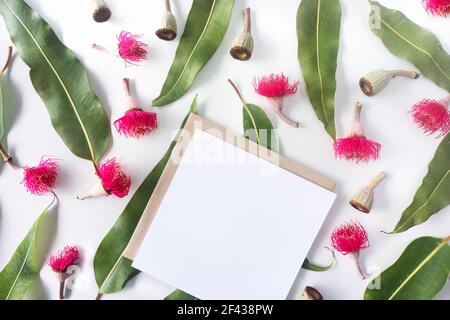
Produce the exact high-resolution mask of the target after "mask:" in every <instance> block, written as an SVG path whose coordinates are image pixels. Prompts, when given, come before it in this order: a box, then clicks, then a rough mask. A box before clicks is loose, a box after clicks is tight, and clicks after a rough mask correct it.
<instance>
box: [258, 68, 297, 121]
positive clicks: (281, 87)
mask: <svg viewBox="0 0 450 320" xmlns="http://www.w3.org/2000/svg"><path fill="white" fill-rule="evenodd" d="M299 84H300V83H299V82H298V81H296V82H293V83H289V79H288V77H286V76H285V75H284V74H283V73H281V74H270V75H267V76H262V77H259V78H257V77H255V78H254V79H253V87H254V88H255V91H256V93H258V94H260V95H262V96H264V97H267V98H268V100H269V102H270V104H271V106H272V108H273V109H274V111H275V113H276V114H277V115H278V116H279V117H280V118H281V119H282V120H283V121H284V122H286V123H287V124H289V125H291V126H293V127H296V128H298V126H299V123H298V122H295V121H293V120H291V119H289V118H288V117H287V116H286V115H285V114H284V112H283V108H284V97H285V96H288V95H293V94H295V93H296V92H297V89H298V86H299Z"/></svg>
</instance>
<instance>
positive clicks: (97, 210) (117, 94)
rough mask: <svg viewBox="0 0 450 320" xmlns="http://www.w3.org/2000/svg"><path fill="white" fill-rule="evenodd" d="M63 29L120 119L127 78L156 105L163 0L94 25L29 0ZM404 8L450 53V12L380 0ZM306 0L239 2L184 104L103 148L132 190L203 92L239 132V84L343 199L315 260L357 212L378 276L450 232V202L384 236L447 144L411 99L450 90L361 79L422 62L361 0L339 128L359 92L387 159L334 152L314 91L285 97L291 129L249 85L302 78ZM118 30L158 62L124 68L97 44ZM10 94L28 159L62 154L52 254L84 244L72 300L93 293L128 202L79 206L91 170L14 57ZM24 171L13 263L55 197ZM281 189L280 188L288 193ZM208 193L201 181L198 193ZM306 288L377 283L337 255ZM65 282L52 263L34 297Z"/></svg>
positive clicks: (12, 195)
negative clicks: (360, 196) (394, 50)
mask: <svg viewBox="0 0 450 320" xmlns="http://www.w3.org/2000/svg"><path fill="white" fill-rule="evenodd" d="M27 2H28V3H29V4H30V5H31V6H32V7H33V8H35V9H36V10H37V12H38V13H39V14H41V15H42V16H43V17H44V18H45V19H46V20H47V21H48V22H49V23H50V25H51V26H52V27H53V28H54V30H55V31H56V33H57V34H58V36H59V37H60V38H61V40H63V42H64V43H65V44H66V45H67V46H68V47H70V48H71V49H72V50H73V51H74V52H75V53H76V54H77V56H78V57H79V58H80V59H81V61H82V62H83V63H84V64H85V66H86V68H87V70H88V73H89V77H90V80H91V85H92V88H93V89H94V90H95V92H96V93H97V94H98V95H99V96H100V98H101V100H102V101H103V103H104V106H105V109H106V110H107V112H108V114H109V115H110V116H111V119H113V120H114V119H117V118H118V117H120V116H121V114H122V112H123V110H122V106H123V102H124V96H123V94H122V83H121V79H122V77H124V76H128V77H130V78H131V79H132V80H133V86H134V88H135V92H137V96H138V98H139V100H140V101H142V103H143V105H144V106H146V109H147V110H153V111H154V110H156V109H152V108H151V107H148V106H149V105H150V104H151V101H152V99H153V98H155V97H156V96H158V93H159V91H160V89H161V87H162V84H163V82H164V80H165V76H166V73H167V71H168V69H169V67H170V64H171V62H172V59H173V56H174V53H175V50H176V47H177V42H178V39H177V40H176V41H173V42H163V41H161V40H159V39H158V38H156V36H154V30H155V29H156V27H157V24H158V19H159V16H160V13H161V10H162V1H159V0H158V1H156V0H152V1H148V0H127V1H119V0H110V1H109V3H110V6H111V9H112V11H113V18H112V20H111V21H110V22H108V23H105V24H96V23H94V22H93V21H92V20H91V12H90V11H89V5H88V3H89V1H87V0H83V1H79V0H62V1H61V0H45V1H43V0H28V1H27ZM173 2H174V5H173V7H174V12H175V14H176V16H177V18H178V23H179V29H180V30H179V31H180V32H179V33H180V34H181V31H182V30H183V28H184V23H185V20H186V17H187V14H188V12H189V8H190V4H191V1H173ZM381 2H382V3H384V4H385V5H389V6H390V7H393V8H397V9H400V10H402V11H403V12H404V13H405V14H406V15H407V16H409V17H410V18H411V19H412V20H414V21H415V22H417V23H418V24H420V25H422V26H424V27H426V28H428V29H429V30H431V31H433V32H434V33H435V34H436V35H437V36H438V37H439V38H440V40H441V42H442V44H443V46H444V49H445V50H447V52H450V43H449V39H448V34H449V31H450V23H449V20H448V19H447V20H445V19H442V18H440V19H439V18H433V17H431V16H428V15H427V14H426V13H425V12H424V10H423V8H422V6H421V1H420V0H391V1H381ZM298 4H299V1H297V0H289V1H287V0H284V1H267V0H266V1H261V0H259V1H256V0H248V1H243V0H238V1H236V5H235V8H234V10H233V16H232V19H231V23H230V27H229V29H228V31H227V33H226V36H225V38H224V40H223V42H222V45H221V46H220V48H219V50H218V51H217V53H216V54H215V56H214V57H213V58H212V60H211V61H210V62H209V63H208V65H207V66H206V68H205V69H204V70H203V71H202V72H201V73H200V75H199V77H198V78H197V80H196V81H195V84H194V86H193V87H192V89H191V90H189V92H188V93H187V94H186V95H185V96H184V97H183V98H181V99H180V100H178V101H176V102H175V103H173V104H171V105H169V106H167V107H164V108H161V109H157V110H156V111H157V112H158V115H159V119H160V129H159V130H158V131H157V132H156V133H155V134H152V135H151V136H148V137H145V138H142V139H140V140H131V139H126V138H123V137H121V136H119V135H117V133H116V132H115V130H113V142H112V144H111V146H110V148H109V150H108V152H107V154H106V155H105V157H108V158H109V157H113V156H115V157H118V159H120V161H121V162H122V164H123V166H124V168H125V170H126V171H127V172H128V173H129V174H130V175H131V177H132V179H133V187H132V190H131V193H133V192H134V191H135V190H136V188H137V187H138V185H139V184H140V183H141V181H142V180H143V179H144V177H145V176H146V175H147V173H148V172H149V171H150V169H151V168H153V166H154V165H155V164H156V163H157V161H158V160H159V159H160V158H161V157H162V155H163V153H164V152H165V150H166V149H167V146H168V144H169V141H170V139H171V136H172V134H173V131H174V129H176V128H178V126H179V125H180V122H181V120H182V118H183V117H184V115H185V114H186V111H187V109H188V107H189V104H190V102H191V100H192V98H193V95H194V93H199V102H200V114H201V115H204V116H206V117H209V118H211V119H212V120H214V121H217V122H218V123H220V124H221V125H224V126H226V127H229V128H232V129H234V130H236V131H239V130H241V127H242V107H241V106H240V104H239V100H238V99H237V97H236V96H235V94H234V92H233V91H232V90H231V88H230V87H229V85H228V84H227V82H226V79H227V78H231V79H234V80H235V82H236V83H237V84H238V86H239V87H240V88H241V90H242V93H243V95H244V96H245V98H246V99H247V100H248V101H250V102H254V103H257V104H259V105H261V106H263V107H265V108H266V110H267V111H268V113H269V115H270V117H271V119H272V120H273V122H274V124H275V126H276V127H278V128H279V131H280V136H281V144H282V153H283V154H285V155H286V156H288V157H290V158H292V159H294V160H296V161H299V162H301V163H302V164H305V165H307V166H310V167H311V168H314V169H316V170H319V171H321V172H322V173H324V174H326V175H329V176H330V177H332V178H334V179H336V181H338V188H337V192H338V194H339V196H338V200H337V203H336V204H335V206H334V208H333V210H332V212H331V213H330V215H329V217H328V219H327V220H326V222H325V225H324V226H323V228H322V230H321V232H320V234H319V236H318V238H317V240H316V242H315V245H314V247H313V248H312V250H311V252H310V255H309V257H310V258H311V260H313V261H315V262H316V263H323V264H326V263H327V262H328V261H329V252H328V251H326V250H325V249H323V247H324V246H326V245H329V242H330V240H329V235H330V233H331V231H332V230H333V228H334V227H336V226H337V225H339V224H340V223H343V222H346V221H349V220H351V219H354V220H359V221H360V222H361V223H362V224H363V225H364V226H365V227H366V228H367V230H368V232H369V238H370V245H371V247H370V248H369V249H367V250H365V251H364V252H363V253H362V255H361V263H362V266H363V268H364V269H365V270H367V271H368V272H377V271H380V270H383V269H385V268H386V267H388V266H389V265H391V264H392V263H393V262H394V261H395V260H396V259H397V258H398V257H399V255H400V254H401V252H402V251H403V249H404V248H405V247H406V246H407V244H408V243H410V242H411V241H412V240H414V239H416V238H418V237H420V236H424V235H431V236H436V237H445V236H447V235H448V234H449V231H450V230H449V224H450V214H449V211H450V209H449V208H447V209H444V210H442V211H441V212H440V213H439V214H436V215H435V216H433V217H432V218H431V219H430V220H429V221H427V222H426V223H425V224H422V225H420V226H418V227H415V228H413V229H411V230H409V231H407V232H405V233H402V234H399V235H385V234H382V233H380V231H381V230H385V231H390V230H392V229H393V227H394V226H395V224H396V222H397V221H398V220H399V218H400V215H401V213H402V211H403V210H404V209H405V208H406V207H407V206H408V205H409V204H410V202H411V200H412V197H413V195H414V193H415V191H416V189H417V188H418V186H419V185H420V183H421V181H422V178H423V176H424V175H425V174H426V171H427V165H428V163H429V161H430V160H431V159H432V157H433V154H434V151H435V149H436V147H437V145H438V144H439V142H440V140H436V139H434V138H433V137H429V136H426V135H424V134H423V133H422V132H421V131H420V130H419V129H418V128H416V127H415V126H414V125H413V124H412V122H411V119H410V116H409V114H408V113H407V111H408V109H409V107H410V106H411V105H413V104H414V103H415V102H417V101H419V100H421V99H423V98H441V97H444V96H445V95H446V94H447V93H446V92H445V91H444V90H443V89H441V88H439V87H437V86H436V85H435V84H434V83H433V82H431V81H429V80H427V79H426V78H421V79H419V80H415V81H413V80H408V79H396V80H394V81H392V83H391V85H390V86H389V87H388V88H387V89H386V90H385V91H383V92H382V93H381V94H380V95H378V96H376V97H374V98H367V97H365V96H363V95H362V93H361V92H360V90H359V87H358V80H359V78H360V77H361V76H362V75H364V74H365V73H367V72H369V71H372V70H374V69H378V68H388V69H389V68H393V69H397V68H405V69H414V67H413V66H411V65H410V64H409V63H407V62H404V61H402V60H400V59H398V58H396V57H395V56H393V55H391V54H390V53H389V52H388V51H387V49H386V48H385V47H384V46H383V45H382V43H381V42H380V40H379V39H378V38H376V37H375V36H374V35H373V34H372V33H371V31H370V30H369V26H368V12H369V8H368V3H367V1H360V0H343V1H342V5H343V17H342V36H341V48H340V53H339V61H338V72H337V83H338V86H337V92H336V125H337V130H338V135H339V136H342V135H345V134H346V133H347V132H348V130H349V129H350V122H351V117H352V113H353V105H354V102H355V100H357V99H361V100H362V101H363V103H364V105H365V106H366V107H367V108H365V109H364V111H363V113H364V114H363V122H364V126H365V129H366V133H367V135H368V137H370V138H373V139H376V140H378V141H379V142H380V143H382V145H383V149H382V154H381V159H380V160H379V161H377V162H375V163H371V164H361V165H355V164H352V163H349V162H345V161H338V160H335V159H334V156H333V149H332V141H331V139H330V138H329V137H328V136H327V134H326V133H325V130H324V129H323V127H322V124H321V123H320V122H319V121H318V120H317V118H316V116H315V114H314V113H313V110H312V108H311V105H310V103H309V101H308V98H307V95H306V93H305V90H304V88H303V87H302V88H301V90H300V92H299V93H298V94H297V95H295V96H294V97H292V98H289V99H287V100H286V112H287V113H288V114H289V116H291V117H292V118H293V119H296V120H299V121H300V122H301V128H299V129H294V128H292V127H289V126H286V125H285V124H284V123H283V122H281V121H279V120H278V119H277V118H276V117H275V116H274V115H273V114H272V113H271V112H270V110H269V109H268V108H267V107H268V104H267V102H266V101H265V99H264V98H262V97H259V96H258V95H257V94H255V93H254V92H253V89H252V86H251V80H252V78H253V76H255V75H260V74H266V73H271V72H281V71H283V72H284V73H286V74H287V75H289V76H290V77H291V78H292V79H296V78H298V79H300V80H302V76H301V72H300V68H299V65H298V61H297V38H296V29H295V18H296V11H297V7H298ZM246 5H249V6H250V7H251V8H252V9H253V20H254V28H253V34H254V37H255V51H254V56H253V57H252V59H251V60H250V61H249V62H238V61H235V60H233V59H232V58H231V57H230V56H229V55H228V50H229V48H230V46H231V43H232V41H233V39H234V37H235V36H236V35H237V34H238V33H239V32H240V30H241V26H242V22H241V19H242V18H241V17H242V13H241V12H242V9H243V8H244V6H246ZM121 30H127V31H131V32H134V33H143V34H145V36H144V41H145V42H147V43H148V44H149V45H150V54H149V59H148V61H146V62H145V63H141V64H140V66H138V67H129V68H125V67H124V64H123V62H121V61H120V60H119V59H117V58H114V57H112V56H108V55H105V54H103V53H100V52H97V51H94V50H93V49H91V44H92V43H93V42H97V43H99V44H103V45H106V46H111V47H112V46H114V45H115V42H116V38H115V37H116V34H118V33H119V32H120V31H121ZM9 44H10V40H9V37H8V34H7V31H6V30H5V28H4V25H3V22H1V23H0V48H1V51H0V60H1V61H3V60H4V58H5V55H6V49H7V46H8V45H9ZM9 77H10V85H9V87H10V88H9V90H10V91H11V93H12V99H11V98H10V99H9V100H10V103H11V106H12V107H10V108H11V109H13V110H12V111H9V115H8V118H9V119H10V121H9V124H10V130H9V133H8V137H7V145H8V149H9V150H10V152H11V153H12V155H13V156H14V158H16V159H17V160H18V161H19V163H20V164H21V165H35V164H37V163H38V162H39V160H40V158H41V156H42V155H52V156H55V157H57V158H59V159H61V174H60V176H59V178H58V186H57V193H58V195H59V197H60V202H59V204H58V206H57V210H54V211H53V212H52V215H51V217H52V219H51V220H52V222H53V226H51V227H49V228H48V229H49V231H48V232H47V233H46V234H47V235H48V238H49V239H48V240H49V243H50V244H49V248H48V250H47V252H46V255H48V254H50V253H52V252H55V251H56V250H58V249H60V248H62V247H63V246H64V245H66V244H73V245H78V246H80V247H81V248H82V250H83V262H82V265H81V268H82V270H81V273H80V274H79V276H78V278H77V280H76V283H75V285H74V287H73V291H72V292H71V294H69V296H68V298H71V299H93V298H94V297H95V295H96V292H97V287H96V284H95V280H94V273H93V268H92V260H93V257H94V254H95V251H96V248H97V246H98V244H99V243H100V241H101V239H102V238H103V237H104V235H105V234H106V233H107V231H108V230H109V229H110V227H111V226H112V225H113V223H114V222H115V220H116V218H117V217H118V216H119V215H120V213H121V212H122V209H123V208H124V207H125V205H126V203H127V201H128V200H129V199H130V196H128V197H127V198H125V199H117V198H114V197H109V198H102V199H95V200H87V201H84V202H80V201H78V200H76V195H77V194H78V193H80V192H82V191H84V190H86V189H88V188H89V187H90V185H91V184H92V183H93V182H94V181H95V179H96V178H95V176H94V173H93V170H92V165H91V164H90V163H89V162H88V161H84V160H81V159H78V158H76V157H75V156H74V155H72V154H71V153H70V152H69V151H68V149H67V148H66V147H65V145H64V144H63V142H62V140H61V139H60V138H59V136H58V135H57V134H56V133H55V131H54V130H53V128H52V126H51V124H50V121H49V117H48V114H47V111H46V109H45V106H44V105H43V103H42V102H41V100H40V98H39V96H38V95H37V94H36V93H35V91H34V89H33V87H32V85H31V82H30V80H29V76H28V67H27V66H26V65H24V63H23V62H22V61H21V60H20V58H16V59H15V61H14V65H13V67H12V70H11V72H10V75H9ZM380 170H384V171H386V172H387V174H388V178H387V179H386V180H385V181H384V182H383V183H382V184H381V185H380V186H379V188H378V189H377V191H376V199H375V206H374V209H373V211H372V213H371V214H370V215H364V214H361V213H359V212H358V211H355V210H354V209H353V208H351V207H350V206H349V205H348V204H347V201H348V198H349V197H350V196H351V194H352V193H353V192H355V191H356V190H357V189H358V188H359V187H361V186H363V185H364V184H366V183H367V182H368V181H369V180H370V179H371V178H372V176H374V175H375V174H376V173H377V172H378V171H380ZM20 181H21V173H20V172H17V171H14V170H13V169H11V168H10V167H5V166H3V165H2V167H0V248H1V249H0V266H1V267H3V266H4V265H5V264H6V263H7V262H8V261H9V259H10V257H11V255H12V253H13V252H14V250H15V248H16V246H17V245H18V243H19V242H20V240H21V239H22V238H23V236H24V235H25V234H26V232H27V231H28V229H29V228H30V227H31V225H32V223H33V221H34V220H35V219H36V217H37V216H38V214H39V213H40V211H41V210H42V209H43V208H44V207H45V206H46V205H47V204H48V202H49V201H50V198H49V197H35V196H32V195H30V194H28V193H27V192H26V191H25V189H24V187H23V186H22V185H21V184H20ZM280 192H282V188H280ZM198 194H199V197H201V194H202V193H201V190H199V191H198ZM305 285H313V286H315V287H316V288H318V289H319V290H320V291H321V292H322V294H323V295H324V297H325V298H326V299H360V298H362V295H363V292H364V289H365V287H366V285H367V282H363V281H361V280H359V278H358V276H357V274H356V272H355V270H354V269H353V265H352V262H351V261H350V259H349V258H348V257H343V256H341V255H338V264H337V265H336V267H334V268H333V269H332V270H331V271H329V272H326V273H314V272H309V271H302V272H301V273H300V275H299V277H298V281H297V282H296V284H295V286H294V290H293V291H292V294H291V298H296V297H298V292H300V291H301V290H302V288H303V287H304V286H305ZM171 290H172V288H170V287H167V286H166V285H164V284H162V283H160V282H158V281H156V280H154V279H152V278H150V277H148V276H146V275H142V274H141V275H139V276H137V277H136V278H135V279H133V280H132V281H131V282H130V283H129V284H128V285H127V286H126V288H125V289H124V290H123V291H122V292H121V293H119V294H114V295H108V296H105V299H108V298H110V299H162V298H163V297H164V296H165V295H167V294H168V293H169V292H171ZM57 291H58V284H57V280H56V278H55V276H54V275H53V273H52V271H51V270H50V269H49V267H47V266H45V265H44V266H43V268H42V270H41V272H40V275H39V278H38V279H37V281H36V282H35V284H34V286H33V289H32V290H30V292H29V295H28V298H34V299H36V298H38V299H56V298H57ZM438 298H440V299H449V298H450V286H449V285H447V286H446V288H445V289H444V290H443V291H442V292H441V293H440V294H439V296H438Z"/></svg>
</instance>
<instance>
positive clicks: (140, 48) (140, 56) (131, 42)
mask: <svg viewBox="0 0 450 320" xmlns="http://www.w3.org/2000/svg"><path fill="white" fill-rule="evenodd" d="M140 38H142V35H136V34H132V33H130V32H126V31H122V32H121V33H120V34H119V35H118V36H117V39H118V40H119V45H118V50H119V55H120V57H121V58H122V59H123V60H124V61H125V62H126V63H129V64H134V63H136V62H139V61H142V60H145V59H146V58H147V47H148V46H147V45H146V44H145V43H144V42H142V41H140V40H139V39H140Z"/></svg>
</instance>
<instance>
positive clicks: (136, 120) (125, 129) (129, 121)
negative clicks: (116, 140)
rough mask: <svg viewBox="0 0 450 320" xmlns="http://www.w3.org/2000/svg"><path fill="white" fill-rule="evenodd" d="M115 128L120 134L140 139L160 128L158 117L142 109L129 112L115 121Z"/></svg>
mask: <svg viewBox="0 0 450 320" xmlns="http://www.w3.org/2000/svg"><path fill="white" fill-rule="evenodd" d="M114 126H115V127H116V129H117V131H118V132H119V133H120V134H123V135H124V136H127V137H134V138H139V137H140V136H144V135H146V134H149V133H151V132H152V131H153V130H155V129H156V128H157V127H158V120H157V115H156V113H154V112H146V111H144V110H142V109H133V110H128V111H127V112H126V113H125V115H124V116H123V117H122V118H120V119H117V120H116V121H114Z"/></svg>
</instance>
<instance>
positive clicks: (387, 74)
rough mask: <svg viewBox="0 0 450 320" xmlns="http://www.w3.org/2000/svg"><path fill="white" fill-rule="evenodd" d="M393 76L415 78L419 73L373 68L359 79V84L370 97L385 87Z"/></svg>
mask: <svg viewBox="0 0 450 320" xmlns="http://www.w3.org/2000/svg"><path fill="white" fill-rule="evenodd" d="M395 77H408V78H411V79H417V78H419V77H420V74H419V73H417V72H415V71H406V70H391V71H389V70H375V71H372V72H370V73H368V74H366V75H365V76H364V77H362V78H361V79H360V80H359V86H360V87H361V90H362V92H363V93H364V94H365V95H366V96H369V97H372V96H374V95H376V94H378V93H380V92H381V91H382V90H383V89H384V88H386V87H387V85H388V84H389V82H390V81H391V79H393V78H395Z"/></svg>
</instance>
